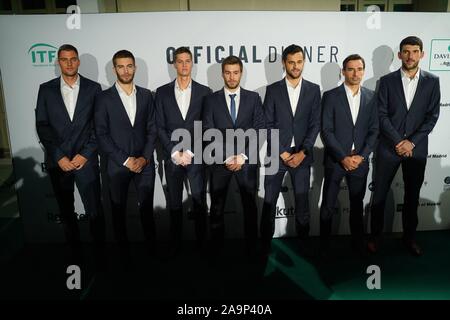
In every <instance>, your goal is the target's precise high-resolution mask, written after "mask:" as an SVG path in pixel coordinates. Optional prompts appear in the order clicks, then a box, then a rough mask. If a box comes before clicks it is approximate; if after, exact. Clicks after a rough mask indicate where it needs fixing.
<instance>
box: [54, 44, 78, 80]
mask: <svg viewBox="0 0 450 320" xmlns="http://www.w3.org/2000/svg"><path fill="white" fill-rule="evenodd" d="M58 64H59V68H60V69H61V74H63V75H65V76H67V77H73V76H74V75H76V74H77V73H78V67H79V66H80V60H79V59H78V55H77V54H76V52H75V51H66V50H63V51H61V52H60V53H59V57H58Z"/></svg>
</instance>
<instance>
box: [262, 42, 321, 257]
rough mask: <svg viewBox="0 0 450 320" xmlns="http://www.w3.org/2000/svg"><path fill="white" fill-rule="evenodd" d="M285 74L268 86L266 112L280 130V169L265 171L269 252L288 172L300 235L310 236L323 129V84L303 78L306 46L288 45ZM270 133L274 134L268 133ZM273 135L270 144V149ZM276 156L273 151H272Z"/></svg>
mask: <svg viewBox="0 0 450 320" xmlns="http://www.w3.org/2000/svg"><path fill="white" fill-rule="evenodd" d="M282 60H283V67H284V69H285V71H286V77H285V78H284V79H282V80H281V81H277V82H275V83H273V84H271V85H269V86H267V91H266V96H265V99H264V114H265V117H266V125H267V128H268V129H269V130H272V129H278V130H279V151H278V152H279V153H278V155H279V157H280V158H281V160H282V161H281V162H280V166H279V169H278V172H277V173H275V174H274V175H266V176H265V181H264V189H265V195H264V206H263V212H262V217H261V236H262V241H263V251H264V255H266V254H268V253H269V252H270V243H271V240H272V236H273V233H274V231H275V211H276V203H277V199H278V196H279V194H280V189H281V185H282V183H283V179H284V176H285V174H286V172H289V174H290V175H291V180H292V184H293V187H294V193H295V224H296V229H297V233H298V236H299V237H300V238H301V239H306V238H307V237H308V236H309V223H310V212H309V199H308V198H309V188H310V182H309V181H310V171H311V164H312V163H313V150H314V143H315V141H316V138H317V135H318V134H319V130H320V88H319V86H318V85H317V84H315V83H312V82H310V81H307V80H305V79H303V77H302V72H303V67H304V64H305V56H304V53H303V49H302V48H301V47H300V46H298V45H294V44H293V45H290V46H288V47H286V48H285V49H284V51H283V55H282ZM268 136H269V137H270V136H271V134H270V133H269V134H268ZM271 143H273V141H271V139H270V138H269V139H268V148H267V150H271V147H270V146H271ZM271 156H274V155H271Z"/></svg>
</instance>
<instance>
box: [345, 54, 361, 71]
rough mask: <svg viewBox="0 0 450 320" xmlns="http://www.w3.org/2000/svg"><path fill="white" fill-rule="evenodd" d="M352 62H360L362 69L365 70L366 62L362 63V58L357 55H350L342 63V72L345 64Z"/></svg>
mask: <svg viewBox="0 0 450 320" xmlns="http://www.w3.org/2000/svg"><path fill="white" fill-rule="evenodd" d="M353 60H361V62H362V64H363V69H365V68H366V62H365V61H364V59H363V57H361V56H360V55H359V54H351V55H349V56H348V57H347V58H345V59H344V61H343V62H342V70H345V68H347V63H348V62H349V61H353Z"/></svg>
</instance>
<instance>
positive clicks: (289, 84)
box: [284, 76, 303, 90]
mask: <svg viewBox="0 0 450 320" xmlns="http://www.w3.org/2000/svg"><path fill="white" fill-rule="evenodd" d="M284 80H285V81H286V86H287V87H291V88H292V89H294V90H295V89H298V88H299V87H300V86H301V85H302V81H303V77H302V76H300V81H299V82H298V85H297V86H296V87H294V86H293V85H292V84H291V83H290V82H289V80H288V79H287V77H285V78H284Z"/></svg>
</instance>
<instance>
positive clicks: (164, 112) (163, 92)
mask: <svg viewBox="0 0 450 320" xmlns="http://www.w3.org/2000/svg"><path fill="white" fill-rule="evenodd" d="M175 81H176V80H174V81H172V82H169V83H168V84H166V85H163V86H161V87H159V88H158V89H157V90H156V97H155V103H156V124H157V127H158V136H159V139H160V141H161V144H162V146H163V149H164V154H165V157H166V159H170V157H171V154H172V153H173V152H174V151H175V150H173V148H174V147H175V146H176V145H177V144H178V142H179V141H180V140H181V138H180V139H179V140H178V141H171V135H172V132H173V131H174V130H176V129H180V128H183V129H186V130H188V131H189V133H190V135H191V139H192V140H191V143H190V147H189V148H188V149H189V150H191V151H192V152H195V151H194V121H201V120H202V110H203V101H204V98H205V96H207V95H209V94H211V93H212V90H211V89H210V88H208V87H206V86H204V85H201V84H199V83H197V82H195V81H194V80H192V86H191V101H190V103H189V109H188V112H187V114H186V119H183V117H182V115H181V112H180V108H179V107H178V104H177V100H176V98H175ZM202 133H203V132H201V134H202ZM197 138H198V139H200V140H202V136H201V135H200V136H199V137H197ZM200 145H202V143H200ZM176 151H185V150H176ZM198 156H200V157H201V156H202V155H198Z"/></svg>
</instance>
